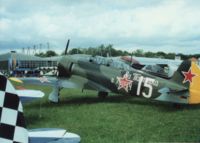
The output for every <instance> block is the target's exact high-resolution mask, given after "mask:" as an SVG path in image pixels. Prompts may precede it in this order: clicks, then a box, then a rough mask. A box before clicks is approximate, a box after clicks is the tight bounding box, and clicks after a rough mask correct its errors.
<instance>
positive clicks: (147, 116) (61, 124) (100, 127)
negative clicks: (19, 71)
mask: <svg viewBox="0 0 200 143" xmlns="http://www.w3.org/2000/svg"><path fill="white" fill-rule="evenodd" d="M27 87H28V88H35V89H40V90H42V91H44V92H45V93H46V95H48V93H50V92H51V88H49V87H42V88H41V87H35V86H34V87H33V86H27ZM96 95H97V93H96V92H91V91H85V92H83V93H82V92H81V90H65V89H64V90H62V92H61V101H60V103H59V104H52V103H49V101H48V100H47V96H45V98H44V99H42V100H41V101H36V102H33V103H30V104H27V105H25V107H24V111H25V116H26V119H27V125H28V128H41V127H47V128H48V127H56V128H57V127H58V128H65V129H67V130H68V131H69V132H74V133H77V134H79V135H80V136H81V139H82V142H83V143H110V142H115V143H118V142H119V143H122V142H123V143H132V142H200V106H199V105H196V106H184V107H182V108H181V109H176V108H174V107H173V106H172V105H171V104H166V103H161V102H155V101H147V100H142V99H139V98H133V97H129V96H119V95H110V96H109V97H108V98H106V99H104V100H101V99H98V98H97V96H96Z"/></svg>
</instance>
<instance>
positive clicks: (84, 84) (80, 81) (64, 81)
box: [12, 75, 111, 92]
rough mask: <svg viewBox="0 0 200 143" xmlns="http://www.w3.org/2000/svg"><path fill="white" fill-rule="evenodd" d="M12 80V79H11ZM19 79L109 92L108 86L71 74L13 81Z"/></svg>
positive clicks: (61, 86) (54, 85) (53, 85)
mask: <svg viewBox="0 0 200 143" xmlns="http://www.w3.org/2000/svg"><path fill="white" fill-rule="evenodd" d="M12 80H13V79H12ZM18 80H19V81H21V82H22V83H23V84H31V85H46V86H52V87H60V88H78V89H89V90H97V91H105V92H111V91H110V90H109V89H108V88H106V87H104V86H103V85H100V84H98V83H96V82H93V81H91V80H89V79H87V78H84V77H80V76H77V75H72V76H71V77H69V78H56V77H31V78H29V77H27V78H17V80H15V79H14V81H18Z"/></svg>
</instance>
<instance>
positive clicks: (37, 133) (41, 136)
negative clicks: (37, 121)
mask: <svg viewBox="0 0 200 143" xmlns="http://www.w3.org/2000/svg"><path fill="white" fill-rule="evenodd" d="M29 140H30V142H31V143H41V142H42V143H48V142H50V143H65V142H66V143H79V142H80V140H81V138H80V136H79V135H77V134H74V133H70V132H67V131H66V130H64V129H54V128H53V129H51V128H44V129H34V130H29Z"/></svg>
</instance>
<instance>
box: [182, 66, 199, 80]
mask: <svg viewBox="0 0 200 143" xmlns="http://www.w3.org/2000/svg"><path fill="white" fill-rule="evenodd" d="M182 73H183V75H184V76H185V78H184V80H183V83H186V82H187V81H189V82H190V83H192V78H193V77H195V76H196V75H195V74H193V73H192V71H191V69H189V71H188V72H184V71H182Z"/></svg>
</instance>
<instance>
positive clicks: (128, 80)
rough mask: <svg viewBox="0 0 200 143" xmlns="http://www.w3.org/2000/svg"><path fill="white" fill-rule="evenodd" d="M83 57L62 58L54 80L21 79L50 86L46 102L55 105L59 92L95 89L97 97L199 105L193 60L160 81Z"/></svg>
mask: <svg viewBox="0 0 200 143" xmlns="http://www.w3.org/2000/svg"><path fill="white" fill-rule="evenodd" d="M86 57H87V56H86ZM86 57H85V56H84V55H82V56H80V55H79V56H77V55H66V56H63V57H62V59H61V60H60V61H59V64H58V76H57V77H49V78H48V77H40V78H21V79H20V80H22V81H23V82H24V83H25V84H39V85H51V86H52V87H53V91H52V93H51V94H50V96H49V99H50V101H52V102H58V99H59V91H60V89H62V88H80V89H89V90H96V91H98V95H99V96H100V97H106V96H107V95H108V93H109V92H114V93H118V94H128V95H133V96H134V95H135V96H139V97H143V98H147V99H154V100H159V101H167V102H173V103H185V104H196V103H200V96H199V95H200V86H199V83H200V69H199V66H198V65H197V64H196V63H195V62H193V61H190V60H187V61H184V62H183V63H182V64H181V65H180V66H179V68H178V69H177V71H176V72H175V74H174V76H173V77H172V78H171V79H163V78H160V77H158V76H154V75H152V74H148V73H146V72H144V71H141V70H136V69H133V68H129V69H121V70H120V69H119V68H115V67H113V66H110V65H102V64H97V62H94V61H93V60H90V59H89V60H86Z"/></svg>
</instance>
